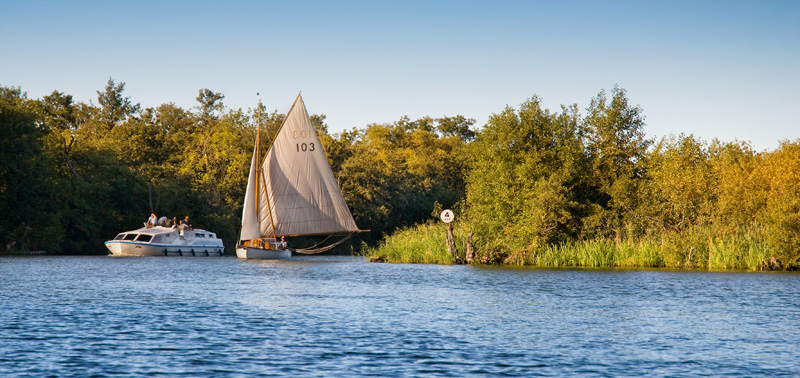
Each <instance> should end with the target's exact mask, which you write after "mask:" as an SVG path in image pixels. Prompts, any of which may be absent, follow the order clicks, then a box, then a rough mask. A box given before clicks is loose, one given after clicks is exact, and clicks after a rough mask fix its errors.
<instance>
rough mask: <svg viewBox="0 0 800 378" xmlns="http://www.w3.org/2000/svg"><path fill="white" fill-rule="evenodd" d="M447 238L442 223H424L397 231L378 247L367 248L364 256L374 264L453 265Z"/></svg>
mask: <svg viewBox="0 0 800 378" xmlns="http://www.w3.org/2000/svg"><path fill="white" fill-rule="evenodd" d="M445 239H446V231H445V228H444V226H443V225H442V224H441V223H439V224H435V223H425V224H421V225H417V226H414V227H410V228H404V229H401V230H400V231H397V232H395V233H394V234H393V235H392V236H390V237H387V238H386V239H385V241H384V242H383V243H381V244H380V245H378V246H377V247H375V248H368V249H366V250H365V254H366V256H367V257H368V258H369V259H370V260H373V261H386V262H392V263H402V264H452V263H453V259H452V257H451V256H450V254H449V253H448V252H447V247H446V244H445Z"/></svg>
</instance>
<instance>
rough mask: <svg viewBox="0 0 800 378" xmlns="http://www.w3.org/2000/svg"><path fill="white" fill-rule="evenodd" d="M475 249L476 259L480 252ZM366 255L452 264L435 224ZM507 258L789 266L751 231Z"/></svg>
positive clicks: (586, 243)
mask: <svg viewBox="0 0 800 378" xmlns="http://www.w3.org/2000/svg"><path fill="white" fill-rule="evenodd" d="M464 234H465V232H464V230H461V229H459V228H456V230H455V235H456V245H458V247H459V252H460V254H461V256H462V257H463V256H464V248H463V240H464V238H463V236H464ZM476 248H478V251H477V254H478V257H480V256H481V251H480V246H479V245H476ZM365 254H366V255H367V256H368V257H369V258H370V259H372V260H375V261H386V262H393V263H411V264H452V263H453V261H452V258H451V256H450V254H449V253H448V251H447V248H446V244H445V228H444V226H443V225H441V224H436V223H428V224H422V225H418V226H415V227H410V228H405V229H402V230H400V231H399V232H397V233H395V234H394V235H392V236H390V237H388V238H386V240H385V242H384V243H382V244H381V245H379V246H378V247H376V248H372V249H369V248H366V249H365ZM508 256H509V257H507V258H505V260H503V263H504V264H507V265H522V266H535V267H590V268H614V267H626V268H635V267H656V268H687V269H708V270H774V269H786V268H790V269H791V265H788V266H787V265H786V264H785V262H784V264H782V262H781V261H778V260H776V258H775V257H774V256H775V253H774V251H773V250H772V249H771V248H770V247H769V245H768V243H767V241H766V239H765V238H764V237H763V235H761V234H760V233H759V232H753V231H743V232H736V233H732V234H728V235H723V236H718V237H714V236H712V235H711V233H710V232H707V231H706V230H694V231H691V232H684V233H680V234H677V233H672V234H669V233H668V234H663V235H659V236H657V237H642V238H639V239H628V240H613V239H595V240H580V241H572V242H566V243H560V244H549V245H544V246H541V247H539V248H536V249H533V250H530V251H517V252H514V253H509V254H508ZM477 261H481V260H480V259H478V260H477Z"/></svg>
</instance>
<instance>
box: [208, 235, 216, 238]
mask: <svg viewBox="0 0 800 378" xmlns="http://www.w3.org/2000/svg"><path fill="white" fill-rule="evenodd" d="M208 237H209V238H216V237H217V235H214V234H210V235H208Z"/></svg>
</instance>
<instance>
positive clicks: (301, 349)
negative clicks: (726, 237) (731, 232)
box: [0, 257, 800, 377]
mask: <svg viewBox="0 0 800 378" xmlns="http://www.w3.org/2000/svg"><path fill="white" fill-rule="evenodd" d="M147 375H158V376H162V375H166V376H172V375H175V376H178V375H180V376H208V377H225V376H234V377H235V376H241V377H250V376H326V377H327V376H453V377H463V376H478V375H507V376H537V375H544V376H562V375H593V376H642V375H648V376H670V375H671V376H687V375H713V376H718V375H742V376H776V375H792V376H796V375H800V275H798V274H791V273H783V274H761V273H705V272H685V271H636V270H625V271H598V270H528V269H526V270H523V269H508V268H503V269H501V268H475V267H465V266H427V265H393V264H375V263H366V262H363V261H362V260H360V259H359V258H350V257H315V258H307V259H302V260H295V261H280V262H263V261H241V260H237V259H236V258H232V257H226V258H158V257H156V258H113V257H5V258H0V376H34V377H41V376H58V377H68V376H80V377H86V376H147Z"/></svg>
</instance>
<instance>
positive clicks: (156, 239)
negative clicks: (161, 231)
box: [153, 235, 164, 243]
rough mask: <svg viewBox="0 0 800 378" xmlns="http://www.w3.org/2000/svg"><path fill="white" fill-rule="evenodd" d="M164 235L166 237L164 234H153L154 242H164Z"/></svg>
mask: <svg viewBox="0 0 800 378" xmlns="http://www.w3.org/2000/svg"><path fill="white" fill-rule="evenodd" d="M163 237H164V235H156V236H153V243H162V239H163Z"/></svg>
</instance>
